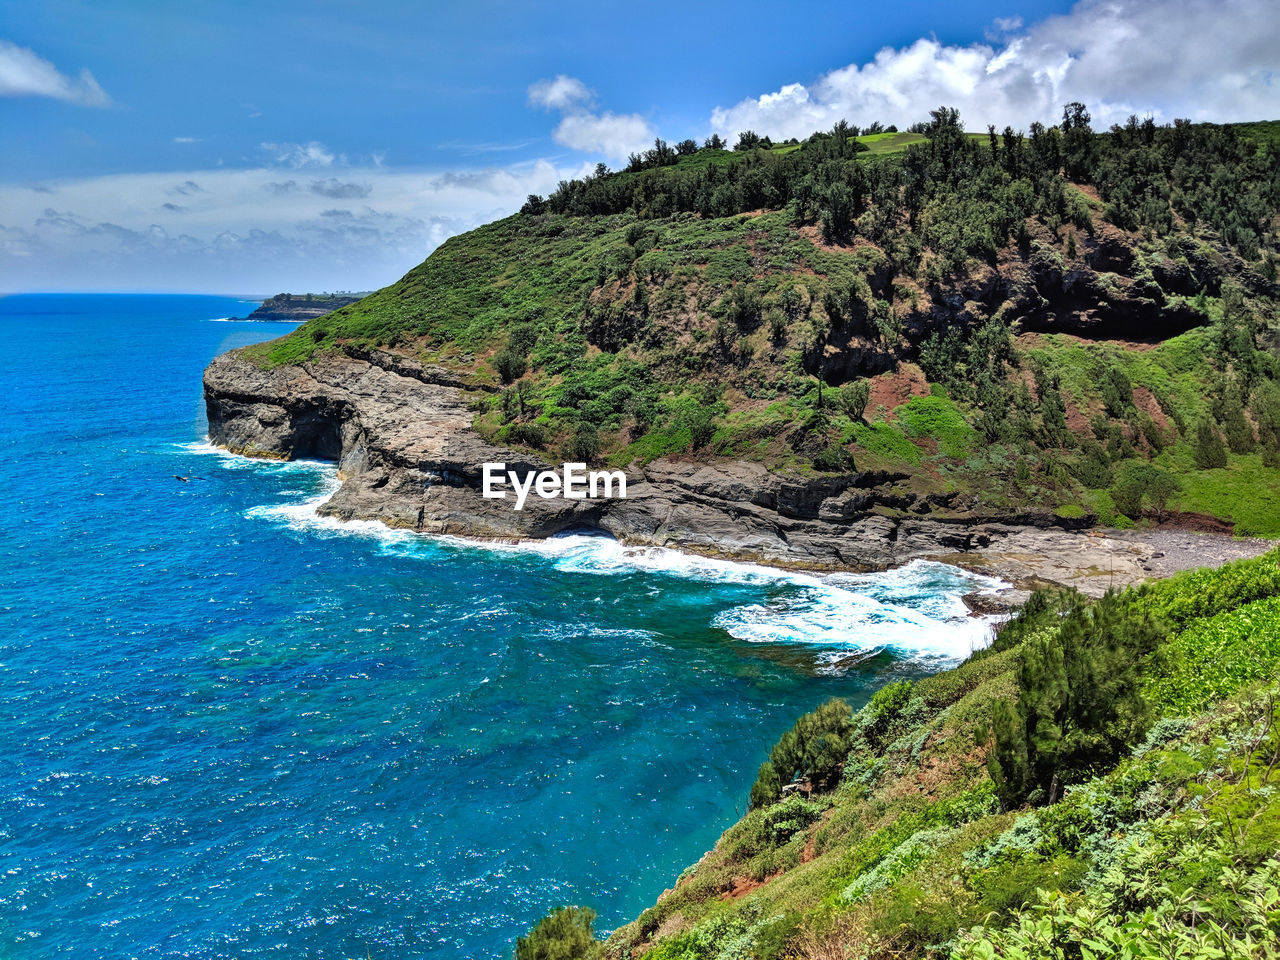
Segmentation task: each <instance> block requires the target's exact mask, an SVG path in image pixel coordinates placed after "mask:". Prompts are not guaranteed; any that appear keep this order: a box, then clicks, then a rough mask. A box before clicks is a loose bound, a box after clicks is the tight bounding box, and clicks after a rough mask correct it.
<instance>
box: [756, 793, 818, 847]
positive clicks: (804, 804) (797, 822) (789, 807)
mask: <svg viewBox="0 0 1280 960" xmlns="http://www.w3.org/2000/svg"><path fill="white" fill-rule="evenodd" d="M824 809H825V807H823V806H822V804H820V803H814V802H813V801H811V800H806V799H804V798H803V797H801V796H800V795H799V794H795V793H793V794H792V795H791V796H789V797H787V798H786V799H785V800H783V801H782V802H781V803H775V804H774V805H773V806H771V807H769V809H768V810H766V811H765V814H764V830H765V833H766V835H767V836H768V837H769V839H770V840H771V841H772V842H773V843H774V844H775V845H778V844H783V843H786V842H787V841H788V840H790V839H791V838H792V837H793V836H795V834H797V833H799V832H800V831H801V830H803V829H804V828H805V827H807V826H809V825H810V824H811V823H814V822H816V821H817V820H818V818H819V817H821V816H822V811H823V810H824Z"/></svg>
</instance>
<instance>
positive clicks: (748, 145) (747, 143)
mask: <svg viewBox="0 0 1280 960" xmlns="http://www.w3.org/2000/svg"><path fill="white" fill-rule="evenodd" d="M758 146H760V134H758V133H756V132H755V131H754V130H743V131H742V132H741V133H740V134H738V142H737V143H736V144H734V147H733V149H734V150H754V149H756V147H758Z"/></svg>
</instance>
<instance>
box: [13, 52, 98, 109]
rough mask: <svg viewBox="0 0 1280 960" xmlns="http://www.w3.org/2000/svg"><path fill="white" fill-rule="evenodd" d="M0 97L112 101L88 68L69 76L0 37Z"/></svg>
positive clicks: (95, 102)
mask: <svg viewBox="0 0 1280 960" xmlns="http://www.w3.org/2000/svg"><path fill="white" fill-rule="evenodd" d="M0 97H52V98H53V99H55V100H65V101H67V102H68V103H79V104H82V105H83V106H86V107H105V106H107V105H108V104H110V103H111V98H110V97H109V96H107V92H106V91H105V90H103V89H102V87H100V86H98V81H97V80H95V79H94V77H93V74H92V73H90V72H89V71H88V70H87V69H85V70H81V71H80V76H79V77H76V78H75V79H72V78H71V77H68V76H67V75H66V74H64V73H62V72H60V71H59V70H58V68H57V67H55V66H54V65H53V64H52V63H50V62H49V61H48V60H45V59H44V58H43V57H40V56H38V55H37V54H36V53H35V52H34V51H33V50H31V49H29V48H27V47H20V46H18V45H17V44H16V43H13V42H11V41H9V40H0Z"/></svg>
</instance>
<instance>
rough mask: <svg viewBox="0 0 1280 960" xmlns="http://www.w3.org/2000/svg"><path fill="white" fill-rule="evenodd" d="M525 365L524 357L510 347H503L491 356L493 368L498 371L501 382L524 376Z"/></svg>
mask: <svg viewBox="0 0 1280 960" xmlns="http://www.w3.org/2000/svg"><path fill="white" fill-rule="evenodd" d="M527 366H528V365H527V364H526V363H525V359H524V357H522V356H521V355H520V354H518V353H517V352H516V351H514V350H512V349H511V348H510V347H503V348H502V349H501V350H499V351H498V352H497V353H496V354H495V355H494V357H493V369H495V370H497V371H498V376H499V377H500V378H501V379H502V382H503V383H512V382H513V381H516V380H519V379H520V378H521V377H523V376H524V372H525V370H526V369H527Z"/></svg>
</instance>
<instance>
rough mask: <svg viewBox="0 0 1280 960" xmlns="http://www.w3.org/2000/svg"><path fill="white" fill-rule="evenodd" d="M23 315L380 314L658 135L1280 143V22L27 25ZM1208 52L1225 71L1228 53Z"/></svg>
mask: <svg viewBox="0 0 1280 960" xmlns="http://www.w3.org/2000/svg"><path fill="white" fill-rule="evenodd" d="M0 14H2V15H0V25H2V26H0V117H2V118H3V120H2V122H3V129H4V131H5V147H4V150H3V151H0V289H3V290H13V289H32V288H38V289H200V290H211V291H227V292H243V291H248V292H252V291H263V292H272V291H275V290H284V289H290V290H295V291H298V290H303V289H335V288H367V287H373V286H380V285H382V284H385V283H387V282H390V281H392V280H394V279H395V278H396V277H397V276H399V275H400V274H401V273H403V272H404V271H405V270H406V269H408V268H409V267H411V266H413V265H414V264H415V263H417V262H418V261H419V260H421V259H422V257H424V256H425V255H426V254H427V253H428V252H429V251H430V249H432V248H433V247H434V246H435V245H437V244H438V243H439V242H441V241H442V240H443V239H444V238H445V237H447V236H448V235H450V234H451V233H455V232H458V231H459V230H462V229H467V228H469V227H471V226H474V225H475V224H477V223H479V222H483V221H484V220H487V219H491V218H493V217H495V216H501V215H503V214H505V213H509V212H511V210H513V209H514V208H515V207H516V206H518V204H519V201H520V200H521V199H522V198H523V196H524V194H525V193H528V192H531V191H537V192H545V191H546V190H547V189H549V188H550V187H551V186H553V185H554V183H555V181H556V180H557V179H558V178H559V177H561V176H571V175H574V174H575V173H577V172H580V171H581V170H583V169H586V168H587V167H589V166H590V165H592V164H594V162H595V161H597V160H600V159H604V160H606V161H607V162H610V163H613V164H615V165H616V164H617V163H618V162H619V161H620V160H622V159H623V158H625V156H626V153H627V152H629V150H631V149H636V148H638V147H640V146H641V145H643V144H644V143H645V142H646V141H647V140H649V139H651V138H652V136H654V135H661V136H663V137H665V138H667V139H670V140H677V139H681V138H683V137H686V136H693V137H696V138H699V139H701V138H703V137H705V136H707V135H708V134H710V133H711V132H713V131H717V132H722V133H725V134H727V135H730V136H732V135H733V134H734V133H735V132H736V131H737V130H740V129H743V128H744V127H748V126H749V127H752V128H754V129H757V130H759V131H760V132H767V133H771V134H773V135H775V136H787V135H799V136H803V135H805V134H807V133H808V132H809V131H811V130H813V129H816V128H819V127H823V128H825V127H829V126H830V124H831V122H834V120H835V119H838V118H839V117H840V116H846V117H847V118H848V119H849V120H851V121H852V122H854V123H860V124H865V123H868V122H870V121H871V120H873V119H879V120H882V121H883V122H886V123H888V122H896V123H899V124H905V123H910V122H911V121H913V120H916V119H920V118H921V117H922V116H924V114H925V113H926V112H927V110H928V109H929V107H931V106H936V105H938V103H940V102H947V103H953V104H955V105H958V106H960V107H961V110H962V113H963V115H964V116H965V118H966V120H967V122H968V124H969V126H970V127H971V128H976V129H982V128H983V127H985V125H986V123H987V122H989V121H990V122H997V123H999V124H1001V125H1003V123H1006V122H1010V123H1013V124H1014V125H1015V126H1025V125H1027V124H1028V123H1029V122H1031V121H1032V120H1035V119H1041V120H1046V121H1052V120H1053V119H1054V117H1055V115H1056V113H1057V111H1058V109H1059V108H1060V105H1061V103H1062V102H1064V101H1065V100H1067V99H1073V98H1080V99H1084V100H1085V102H1086V103H1088V104H1089V105H1090V107H1091V109H1093V111H1094V115H1095V118H1096V119H1097V120H1100V121H1102V122H1111V121H1112V120H1115V119H1122V118H1123V116H1126V115H1127V114H1128V113H1129V112H1139V113H1147V112H1150V113H1153V114H1155V115H1156V116H1157V117H1159V118H1161V119H1169V118H1170V117H1172V116H1175V115H1176V116H1183V115H1186V116H1192V117H1195V118H1198V119H1254V118H1263V117H1265V118H1272V117H1280V81H1277V80H1276V77H1277V74H1280V53H1278V52H1277V51H1280V25H1278V24H1280V17H1277V16H1276V14H1275V9H1274V6H1273V4H1271V3H1269V2H1265V0H1227V2H1225V3H1210V2H1207V0H1169V2H1155V0H1107V2H1102V0H1085V2H1081V3H1077V4H1071V3H1063V2H1056V3H1051V2H1000V3H987V2H952V3H928V4H926V3H916V2H905V3H896V4H864V3H829V4H824V3H790V4H779V3H776V2H775V3H768V4H765V3H743V2H738V3H689V2H687V0H686V2H682V3H666V2H660V3H649V4H633V5H627V6H625V7H624V6H622V5H610V4H601V3H598V2H596V3H560V4H539V3H499V2H487V0H478V2H470V3H457V4H422V3H376V2H371V3H366V4H364V5H360V6H357V5H355V4H351V3H331V2H314V0H313V2H305V3H304V2H265V3H264V2H258V3H239V2H206V3H190V4H175V3H171V2H145V3H144V2H133V3H124V2H116V3H111V2H97V3H92V4H89V3H75V2H67V0H41V2H39V3H31V2H27V3H13V2H0ZM1206 51H1208V52H1206Z"/></svg>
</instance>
